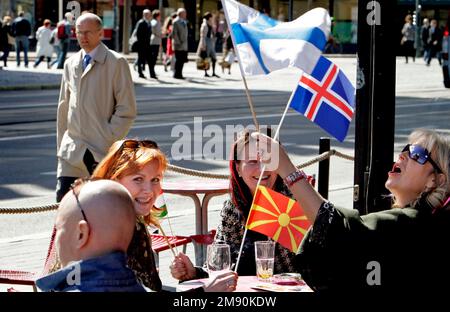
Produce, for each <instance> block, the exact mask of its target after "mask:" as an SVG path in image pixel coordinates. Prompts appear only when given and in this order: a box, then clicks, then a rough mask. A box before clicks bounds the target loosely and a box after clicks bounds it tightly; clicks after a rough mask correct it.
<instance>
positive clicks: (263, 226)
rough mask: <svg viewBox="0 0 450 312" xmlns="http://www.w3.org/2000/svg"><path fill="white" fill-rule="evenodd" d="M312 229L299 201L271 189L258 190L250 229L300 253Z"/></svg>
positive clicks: (249, 217)
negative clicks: (302, 243) (301, 246)
mask: <svg viewBox="0 0 450 312" xmlns="http://www.w3.org/2000/svg"><path fill="white" fill-rule="evenodd" d="M310 225H311V223H310V222H309V221H308V220H307V219H306V216H305V214H304V212H303V209H302V208H301V207H300V204H299V203H297V202H296V201H295V200H293V199H290V198H289V197H286V196H284V195H283V194H280V193H277V192H275V191H273V190H271V189H268V188H267V187H264V186H261V185H260V186H259V187H258V189H257V191H256V194H255V198H254V200H253V205H252V207H251V209H250V213H249V215H248V219H247V225H246V227H247V229H249V230H253V231H256V232H259V233H262V234H265V235H267V236H269V237H271V238H272V239H273V240H275V241H277V242H278V243H280V244H281V245H282V246H284V247H286V248H288V249H290V250H291V251H293V252H297V251H298V248H299V247H300V242H301V241H302V239H303V237H304V236H305V233H306V231H307V230H308V228H309V226H310Z"/></svg>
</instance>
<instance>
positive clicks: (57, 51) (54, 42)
mask: <svg viewBox="0 0 450 312" xmlns="http://www.w3.org/2000/svg"><path fill="white" fill-rule="evenodd" d="M50 43H51V45H52V46H53V51H54V52H55V54H56V58H55V60H54V61H52V62H51V63H50V67H52V66H53V65H55V64H56V63H58V62H59V58H60V57H61V47H60V45H59V39H58V27H55V29H53V30H52V35H51V38H50Z"/></svg>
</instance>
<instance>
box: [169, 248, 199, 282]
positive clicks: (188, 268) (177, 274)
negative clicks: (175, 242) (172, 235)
mask: <svg viewBox="0 0 450 312" xmlns="http://www.w3.org/2000/svg"><path fill="white" fill-rule="evenodd" d="M170 273H171V274H172V276H173V278H176V279H177V280H180V281H186V280H191V279H194V278H195V277H196V270H195V267H194V265H193V264H192V262H191V260H190V259H189V257H188V256H186V255H185V254H184V253H182V252H180V253H179V254H178V256H175V258H174V259H173V261H172V264H171V265H170Z"/></svg>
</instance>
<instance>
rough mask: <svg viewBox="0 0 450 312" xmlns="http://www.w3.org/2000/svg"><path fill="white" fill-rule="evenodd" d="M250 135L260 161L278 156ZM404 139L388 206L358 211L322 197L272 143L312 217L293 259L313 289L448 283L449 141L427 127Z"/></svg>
mask: <svg viewBox="0 0 450 312" xmlns="http://www.w3.org/2000/svg"><path fill="white" fill-rule="evenodd" d="M254 136H255V138H257V139H259V145H260V149H261V150H262V155H265V156H264V159H265V161H269V159H270V157H272V158H276V157H273V155H270V152H269V150H268V148H267V146H269V145H270V144H275V145H278V143H277V142H275V141H274V140H272V139H270V138H269V137H267V136H264V135H262V134H254ZM409 142H410V143H409V144H408V145H407V146H406V147H405V148H404V149H403V151H402V152H401V153H400V154H399V155H398V159H397V161H396V162H395V163H394V165H393V167H392V170H391V171H390V172H388V174H387V181H386V184H385V186H386V188H387V189H388V190H389V191H390V192H391V193H392V199H393V208H392V209H390V210H386V211H380V212H375V213H370V214H367V215H363V216H361V215H359V213H358V211H357V210H354V209H346V208H339V207H335V206H334V205H333V204H332V203H330V202H328V201H327V200H325V199H324V198H323V197H321V196H320V194H319V193H317V192H316V191H315V190H314V188H313V187H311V185H310V184H309V183H308V182H306V180H305V174H304V173H303V172H302V171H300V170H296V167H295V166H294V165H293V164H292V162H291V161H290V159H289V157H288V155H287V153H286V152H285V151H284V149H283V148H282V147H281V146H279V149H274V148H273V146H272V149H271V150H279V154H278V155H275V156H279V157H278V160H279V161H278V169H277V172H278V174H279V175H280V176H281V177H282V178H284V180H285V181H286V184H287V185H288V186H289V189H290V190H291V192H292V193H293V195H294V198H295V199H296V200H297V201H298V202H299V203H300V205H301V206H302V207H303V209H304V211H305V214H306V216H307V217H308V219H309V220H310V221H311V222H312V223H313V226H312V227H311V228H310V230H309V231H308V233H307V235H306V236H305V238H304V240H303V242H302V245H301V248H300V251H299V253H298V255H297V261H298V266H299V267H300V268H301V273H302V276H303V278H304V279H305V281H306V282H307V283H308V285H309V286H310V287H312V288H313V289H315V290H316V291H351V290H380V289H382V290H405V289H407V290H416V291H417V290H418V289H423V288H427V287H430V286H431V287H432V286H433V285H435V284H436V282H441V283H439V285H442V282H446V283H448V281H449V277H450V266H449V263H450V258H449V256H447V254H448V252H447V249H448V246H449V243H450V213H449V212H450V208H449V204H448V197H449V189H450V188H449V157H450V142H449V140H448V138H445V137H443V136H441V135H439V134H437V133H436V132H434V131H431V130H417V131H414V132H413V133H412V134H411V135H410V137H409ZM369 205H370V203H369ZM370 210H376V209H370Z"/></svg>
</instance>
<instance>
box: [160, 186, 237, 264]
mask: <svg viewBox="0 0 450 312" xmlns="http://www.w3.org/2000/svg"><path fill="white" fill-rule="evenodd" d="M162 188H163V192H164V193H169V194H176V195H182V196H187V197H190V198H192V200H193V201H194V204H195V234H206V233H207V232H208V204H209V201H210V199H211V198H213V197H214V196H220V195H224V194H227V193H228V190H229V181H228V180H219V179H217V180H211V179H189V180H178V181H163V185H162ZM199 194H204V196H203V199H202V201H200V198H199ZM204 255H205V246H195V264H196V265H199V266H202V265H203V262H204Z"/></svg>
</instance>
